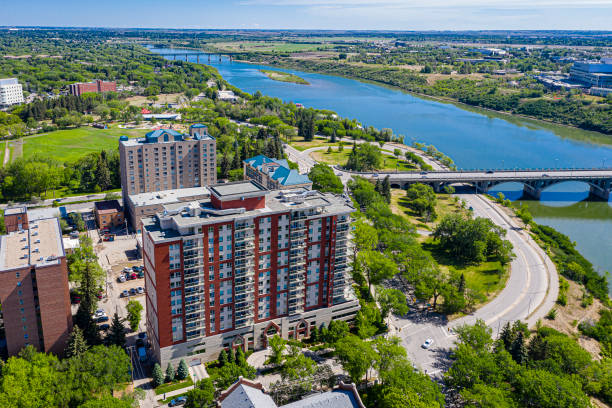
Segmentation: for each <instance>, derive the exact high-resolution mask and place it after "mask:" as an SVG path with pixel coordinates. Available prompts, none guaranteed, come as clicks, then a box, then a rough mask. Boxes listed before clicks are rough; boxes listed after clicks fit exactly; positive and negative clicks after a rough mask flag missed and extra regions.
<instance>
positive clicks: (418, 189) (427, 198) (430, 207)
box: [406, 183, 438, 220]
mask: <svg viewBox="0 0 612 408" xmlns="http://www.w3.org/2000/svg"><path fill="white" fill-rule="evenodd" d="M406 199H407V200H408V203H407V204H408V206H409V207H410V208H411V209H412V210H413V211H414V212H416V213H417V214H418V215H419V216H426V218H427V220H430V219H435V218H436V204H437V201H438V200H437V199H436V193H435V192H434V190H433V188H432V187H431V186H429V185H426V184H422V183H414V184H412V185H410V187H409V188H408V190H406Z"/></svg>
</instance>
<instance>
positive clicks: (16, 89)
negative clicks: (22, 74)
mask: <svg viewBox="0 0 612 408" xmlns="http://www.w3.org/2000/svg"><path fill="white" fill-rule="evenodd" d="M18 103H23V88H22V87H21V84H20V83H19V82H18V81H17V78H6V79H0V106H11V105H16V104H18Z"/></svg>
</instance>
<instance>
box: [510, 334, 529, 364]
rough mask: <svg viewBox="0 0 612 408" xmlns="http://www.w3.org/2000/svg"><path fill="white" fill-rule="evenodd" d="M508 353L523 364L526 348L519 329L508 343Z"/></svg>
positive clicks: (525, 359) (525, 357)
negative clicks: (510, 342)
mask: <svg viewBox="0 0 612 408" xmlns="http://www.w3.org/2000/svg"><path fill="white" fill-rule="evenodd" d="M510 355H512V358H513V359H514V361H516V362H517V363H518V364H524V363H525V362H526V361H527V348H526V347H525V338H524V337H523V332H521V331H519V332H518V334H517V336H516V338H515V339H514V341H513V342H512V344H511V345H510Z"/></svg>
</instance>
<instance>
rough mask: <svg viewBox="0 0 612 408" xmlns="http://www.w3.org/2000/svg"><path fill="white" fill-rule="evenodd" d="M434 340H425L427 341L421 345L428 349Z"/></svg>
mask: <svg viewBox="0 0 612 408" xmlns="http://www.w3.org/2000/svg"><path fill="white" fill-rule="evenodd" d="M433 342H434V341H433V339H427V340H425V343H423V344H421V347H423V348H424V349H428V348H430V347H431V345H432V344H433Z"/></svg>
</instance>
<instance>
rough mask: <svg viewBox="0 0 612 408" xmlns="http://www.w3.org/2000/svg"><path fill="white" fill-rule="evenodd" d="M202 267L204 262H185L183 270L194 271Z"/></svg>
mask: <svg viewBox="0 0 612 408" xmlns="http://www.w3.org/2000/svg"><path fill="white" fill-rule="evenodd" d="M202 266H204V261H203V260H200V261H197V262H185V263H184V266H183V268H184V269H195V268H200V267H202Z"/></svg>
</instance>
